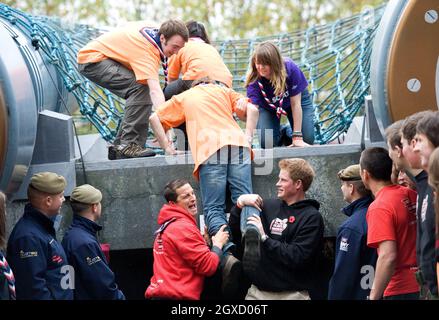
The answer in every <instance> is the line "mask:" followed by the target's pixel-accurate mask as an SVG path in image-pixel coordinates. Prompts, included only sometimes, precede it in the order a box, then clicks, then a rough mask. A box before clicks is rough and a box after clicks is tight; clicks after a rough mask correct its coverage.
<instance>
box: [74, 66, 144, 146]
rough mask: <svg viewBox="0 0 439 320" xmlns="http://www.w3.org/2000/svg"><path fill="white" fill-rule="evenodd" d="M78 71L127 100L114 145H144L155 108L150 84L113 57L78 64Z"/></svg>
mask: <svg viewBox="0 0 439 320" xmlns="http://www.w3.org/2000/svg"><path fill="white" fill-rule="evenodd" d="M78 71H79V72H80V73H81V74H82V75H83V76H84V77H86V78H88V79H90V80H91V81H93V82H94V83H96V84H98V85H100V86H101V87H103V88H106V89H108V90H110V91H111V92H112V93H114V94H115V95H117V96H118V97H120V98H122V99H126V102H125V113H124V116H123V119H122V123H121V125H120V126H119V131H118V132H117V135H116V139H115V140H114V144H129V143H131V142H134V143H136V144H137V145H139V146H141V147H142V148H143V147H144V146H145V142H146V138H147V136H148V126H149V116H150V114H151V109H152V101H151V96H150V94H149V87H148V86H146V85H142V84H140V83H138V82H137V81H136V77H135V75H134V72H133V71H131V70H129V69H127V68H126V67H124V66H123V65H122V64H120V63H119V62H116V61H114V60H111V59H105V60H102V61H100V62H97V63H86V64H78Z"/></svg>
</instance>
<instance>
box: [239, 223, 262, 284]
mask: <svg viewBox="0 0 439 320" xmlns="http://www.w3.org/2000/svg"><path fill="white" fill-rule="evenodd" d="M260 243H261V236H260V234H259V232H258V230H256V229H253V228H248V229H247V230H246V231H245V234H244V254H243V255H242V268H243V269H244V272H245V273H246V274H247V275H248V276H251V275H253V274H255V273H256V269H257V268H258V266H259V261H260V260H261V248H260Z"/></svg>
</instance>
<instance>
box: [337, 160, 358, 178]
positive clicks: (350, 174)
mask: <svg viewBox="0 0 439 320" xmlns="http://www.w3.org/2000/svg"><path fill="white" fill-rule="evenodd" d="M338 178H339V179H340V180H343V181H352V180H361V175H360V165H359V164H354V165H351V166H349V167H347V168H345V169H342V170H340V171H339V172H338Z"/></svg>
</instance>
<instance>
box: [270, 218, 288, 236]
mask: <svg viewBox="0 0 439 320" xmlns="http://www.w3.org/2000/svg"><path fill="white" fill-rule="evenodd" d="M287 222H288V219H286V218H285V219H279V218H276V219H274V220H273V221H271V224H270V231H271V234H276V235H279V236H280V235H281V234H282V232H283V231H284V230H285V229H286V228H287Z"/></svg>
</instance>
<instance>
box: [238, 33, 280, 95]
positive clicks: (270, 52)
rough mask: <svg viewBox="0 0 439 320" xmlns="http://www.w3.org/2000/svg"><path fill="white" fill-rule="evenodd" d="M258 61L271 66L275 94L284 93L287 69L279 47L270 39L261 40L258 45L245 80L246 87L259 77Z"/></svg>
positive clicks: (271, 79) (271, 80) (271, 82)
mask: <svg viewBox="0 0 439 320" xmlns="http://www.w3.org/2000/svg"><path fill="white" fill-rule="evenodd" d="M256 61H257V62H258V64H263V65H268V66H270V68H271V78H270V84H271V85H272V86H273V88H274V94H275V95H276V96H279V95H281V94H283V93H284V91H285V86H286V82H287V70H286V68H285V63H284V60H283V59H282V56H281V53H280V51H279V48H278V47H277V46H276V45H275V44H273V43H272V42H269V41H265V42H261V43H260V44H259V45H258V46H257V47H256V49H255V51H254V52H253V55H252V57H251V60H250V70H249V72H248V73H247V78H246V80H245V86H246V87H248V86H249V85H250V84H251V83H253V82H255V81H256V80H257V79H258V77H259V75H258V71H257V69H256Z"/></svg>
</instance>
